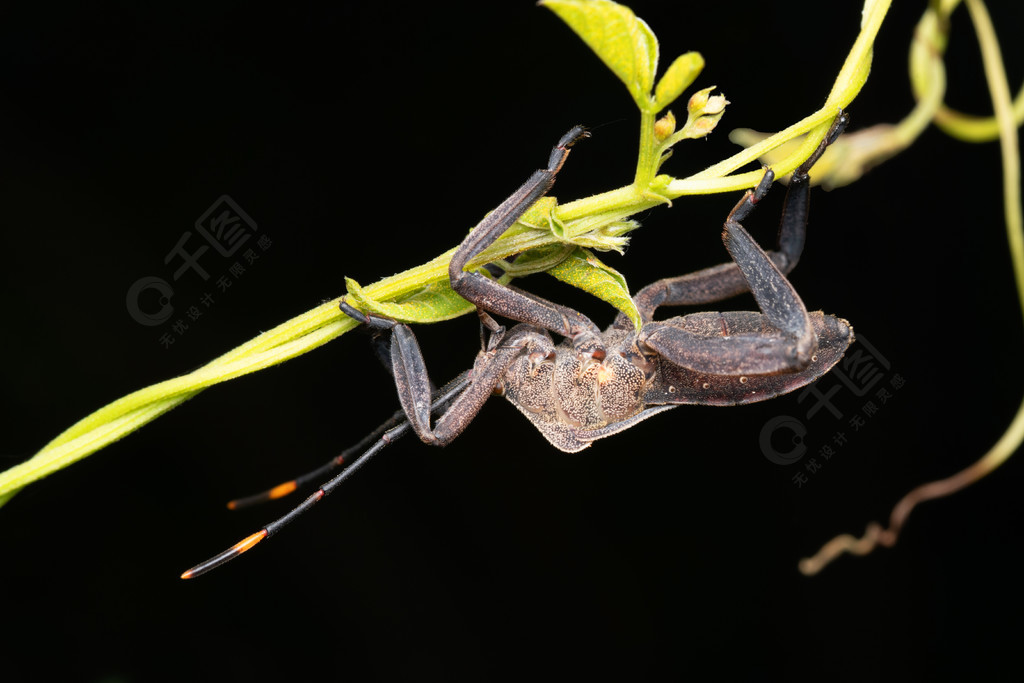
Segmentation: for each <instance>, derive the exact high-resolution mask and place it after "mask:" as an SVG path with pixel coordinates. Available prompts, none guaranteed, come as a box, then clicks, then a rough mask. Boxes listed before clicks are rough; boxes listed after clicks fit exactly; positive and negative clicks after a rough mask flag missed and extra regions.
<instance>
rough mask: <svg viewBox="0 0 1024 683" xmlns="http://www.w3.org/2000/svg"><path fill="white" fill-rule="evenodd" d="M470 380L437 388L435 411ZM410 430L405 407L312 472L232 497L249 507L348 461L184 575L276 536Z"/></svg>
mask: <svg viewBox="0 0 1024 683" xmlns="http://www.w3.org/2000/svg"><path fill="white" fill-rule="evenodd" d="M470 382H471V380H470V377H469V372H468V371H467V372H463V373H462V374H460V375H459V376H458V377H456V378H455V379H453V380H452V381H451V382H449V383H448V384H446V385H445V386H444V387H442V388H441V389H439V390H438V391H437V392H435V394H434V398H433V402H432V403H431V412H435V413H436V412H444V410H446V409H447V408H448V406H449V405H451V403H452V401H454V400H455V399H456V398H457V397H458V396H459V394H461V393H462V392H463V391H464V390H465V389H466V387H468V386H469V384H470ZM408 431H409V420H408V419H407V418H406V417H405V414H404V413H403V412H402V411H398V412H397V413H395V414H394V415H392V416H391V418H390V419H388V420H387V421H386V422H385V423H384V424H382V425H381V426H380V427H378V428H377V429H375V430H374V431H373V432H372V433H371V434H369V435H368V436H366V437H365V438H364V439H363V440H362V441H360V442H359V443H358V444H356V445H355V446H353V447H351V448H349V449H346V450H345V451H344V452H342V454H341V455H338V456H336V457H334V458H332V459H331V460H330V461H329V462H327V463H326V464H324V465H322V466H320V467H318V468H317V469H315V470H313V471H312V472H308V473H306V474H304V475H302V476H300V477H297V478H295V479H293V480H291V481H288V482H285V483H283V484H279V485H277V486H275V487H274V488H272V489H269V490H267V491H264V492H263V493H257V494H255V495H252V496H247V497H245V498H239V499H237V500H233V501H231V502H230V503H228V507H229V508H231V509H238V508H240V507H246V506H248V505H253V504H256V503H261V502H264V501H267V500H273V499H275V498H280V497H282V496H286V495H288V494H289V493H291V492H292V491H294V490H295V489H296V488H298V487H299V486H302V485H303V484H305V483H307V482H308V481H309V480H311V479H314V478H317V477H320V476H322V475H323V474H325V473H326V472H329V471H331V470H333V469H335V468H337V467H341V466H343V465H346V464H347V466H346V467H345V469H344V470H342V471H341V472H339V473H338V474H336V475H335V476H334V477H332V478H331V479H329V480H328V481H326V482H324V483H323V484H321V485H320V488H318V489H317V490H316V491H314V492H313V493H312V494H311V495H310V496H309V497H307V498H306V499H305V500H304V501H302V502H301V503H299V504H298V505H296V506H295V507H294V508H292V509H291V510H290V511H289V512H288V513H287V514H285V515H283V516H281V517H278V518H277V519H275V520H274V521H273V522H271V523H270V524H267V525H266V526H264V527H263V528H262V529H260V530H259V531H257V532H256V533H254V534H250V535H249V536H246V537H245V538H243V539H242V540H241V541H239V542H238V543H235V544H234V545H233V546H231V547H230V548H228V549H227V550H225V551H223V552H221V553H218V554H217V555H214V556H213V557H211V558H210V559H208V560H205V561H204V562H200V563H199V564H197V565H196V566H194V567H192V568H191V569H189V570H188V571H186V572H184V573H183V574H182V575H181V578H183V579H192V578H195V577H197V576H201V575H203V574H205V573H206V572H208V571H210V570H212V569H216V568H217V567H219V566H221V565H223V564H226V563H227V562H230V561H231V560H233V559H235V558H236V557H238V556H239V555H241V554H242V553H244V552H245V551H246V550H249V549H250V548H252V547H253V546H254V545H256V544H257V543H259V542H260V541H262V540H264V539H266V538H269V537H271V536H273V535H274V534H276V533H277V532H278V531H280V530H281V529H282V528H283V527H284V526H285V525H287V524H288V523H289V522H291V521H292V520H294V519H295V518H296V517H298V516H299V515H301V514H302V513H304V512H306V511H307V510H309V509H310V508H311V507H313V506H314V505H315V504H316V503H318V502H320V501H321V500H322V499H323V498H324V497H326V496H327V494H329V493H330V492H331V491H333V490H334V489H335V488H337V487H338V486H340V485H341V483H342V482H343V481H345V480H346V479H348V478H349V477H351V476H352V475H353V474H355V473H356V471H358V470H359V468H361V467H362V466H363V465H365V464H366V462H367V461H368V460H369V459H370V458H372V457H373V456H374V455H376V454H377V453H379V452H380V451H381V450H383V449H384V447H385V446H388V445H390V444H391V443H392V442H393V441H395V440H397V439H399V438H401V437H402V436H404V435H405V433H406V432H408ZM370 442H373V443H372V445H371V446H370V447H369V448H367V449H366V450H365V451H364V452H363V453H362V455H360V456H359V457H357V458H355V459H354V460H349V455H350V454H351V453H354V452H357V451H359V450H361V449H362V448H363V447H364V446H365V445H366V444H368V443H370Z"/></svg>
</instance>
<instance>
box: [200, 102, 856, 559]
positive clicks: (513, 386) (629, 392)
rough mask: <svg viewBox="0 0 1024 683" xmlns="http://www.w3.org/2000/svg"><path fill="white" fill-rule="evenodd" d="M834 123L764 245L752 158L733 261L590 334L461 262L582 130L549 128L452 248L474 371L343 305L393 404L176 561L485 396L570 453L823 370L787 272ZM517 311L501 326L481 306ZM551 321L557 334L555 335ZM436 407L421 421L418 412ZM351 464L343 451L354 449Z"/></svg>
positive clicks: (768, 392) (457, 429) (543, 181)
mask: <svg viewBox="0 0 1024 683" xmlns="http://www.w3.org/2000/svg"><path fill="white" fill-rule="evenodd" d="M847 123H848V117H847V115H846V113H845V112H840V113H839V115H838V116H837V117H836V120H835V121H834V123H833V124H832V127H831V128H830V130H829V132H828V134H827V135H826V136H825V138H824V139H823V140H822V142H821V144H820V145H819V146H818V148H817V149H816V150H815V151H814V153H813V154H812V155H811V156H810V158H808V159H807V160H806V161H805V162H804V163H803V164H801V165H800V166H799V167H798V168H797V169H796V170H795V171H794V172H793V176H792V179H791V181H790V184H789V188H788V190H787V192H786V199H785V203H784V207H783V212H782V218H781V220H780V224H779V234H778V245H777V247H776V249H775V250H773V251H770V252H765V251H764V250H762V249H761V247H760V246H758V245H757V243H756V242H755V241H754V239H753V238H752V237H751V236H750V234H749V233H748V232H747V231H746V229H745V228H744V227H743V226H742V225H741V222H742V221H744V220H745V219H746V218H747V217H748V216H749V215H750V213H751V212H752V211H753V209H754V207H755V206H756V205H757V203H758V202H759V201H760V200H761V199H762V198H763V197H764V196H765V195H766V194H767V192H768V190H769V189H770V187H771V185H772V183H773V181H774V179H775V175H774V173H773V172H772V171H771V169H766V170H765V173H764V176H763V178H762V179H761V181H760V182H759V183H758V185H757V187H755V188H753V189H752V190H748V191H747V192H746V193H745V194H744V195H743V198H742V199H740V201H739V202H738V203H737V204H736V206H735V207H734V208H733V209H732V211H731V212H730V213H729V215H728V217H727V218H726V220H725V229H724V231H723V233H722V238H723V241H724V242H725V247H726V250H727V251H728V252H729V255H730V256H731V258H732V262H730V263H724V264H721V265H719V266H715V267H711V268H706V269H703V270H699V271H696V272H694V273H690V274H687V275H682V276H679V277H672V278H666V279H663V280H659V281H657V282H655V283H653V284H651V285H648V286H647V287H644V288H643V289H642V290H640V292H638V293H637V294H636V296H635V297H634V302H635V304H636V306H637V309H638V311H639V312H640V315H641V318H642V320H643V326H642V328H641V329H640V331H639V333H638V332H637V331H636V330H635V328H634V326H633V323H632V322H631V321H630V320H629V319H628V318H627V317H626V316H625V315H624V314H622V313H620V314H619V315H618V317H617V318H616V320H615V321H614V322H613V323H612V325H611V326H610V327H609V328H608V329H607V330H605V331H604V332H601V331H600V330H599V328H598V327H597V326H596V325H595V324H594V323H593V322H591V321H590V319H589V318H587V317H586V316H584V315H583V314H581V313H578V312H576V311H574V310H572V309H570V308H567V307H564V306H560V305H558V304H555V303H552V302H549V301H546V300H544V299H541V298H539V297H536V296H533V295H532V294H529V293H527V292H525V291H523V290H520V289H517V288H514V287H510V286H506V285H503V284H500V283H498V282H496V281H495V280H492V279H490V278H488V277H487V276H485V275H483V274H481V273H478V272H468V271H465V270H464V267H465V265H466V264H467V263H468V262H469V261H470V260H471V259H472V258H473V257H474V256H476V255H477V254H479V253H480V252H481V251H483V250H484V249H486V248H487V247H488V246H490V245H491V244H492V243H494V241H495V240H497V239H498V238H499V237H500V236H501V235H502V234H503V233H504V232H505V231H506V230H507V229H508V228H510V227H511V226H512V225H513V224H514V223H515V222H516V220H518V219H519V218H520V217H521V216H522V215H523V214H524V213H525V212H526V210H527V209H528V208H529V207H530V206H531V205H532V204H533V203H534V202H536V201H537V200H538V199H540V198H541V197H542V196H544V195H545V194H546V193H547V192H548V191H549V190H550V189H551V187H552V185H553V183H554V180H555V176H556V175H557V173H558V172H559V170H561V168H562V165H563V163H564V162H565V160H566V157H567V156H568V155H569V151H570V149H571V148H572V146H573V145H574V144H575V143H576V142H578V141H579V140H580V139H582V138H585V137H588V136H589V133H587V131H586V130H585V129H584V128H583V127H582V126H576V127H574V128H573V129H572V130H570V131H569V132H567V133H566V134H565V135H564V136H562V138H561V139H560V140H559V142H558V144H557V145H556V146H555V147H554V149H553V150H552V152H551V156H550V158H549V160H548V165H547V167H546V168H543V169H539V170H537V171H535V172H534V173H533V175H531V176H530V178H529V179H527V181H526V182H525V183H524V184H523V185H522V186H521V187H520V188H519V189H518V190H516V192H514V193H513V194H512V195H511V196H510V197H509V198H508V199H506V200H505V201H504V202H502V204H501V205H499V206H498V207H497V208H496V209H495V210H494V211H492V212H491V213H490V214H488V215H487V217H486V218H484V220H483V221H481V223H480V224H479V225H477V227H476V228H474V229H473V231H472V232H470V234H469V235H468V236H467V237H466V239H465V240H464V241H463V242H462V244H461V245H460V246H459V248H458V249H457V250H456V251H455V254H454V255H453V257H452V259H451V264H450V266H449V270H448V274H449V278H450V280H451V284H452V288H453V289H454V290H455V291H456V292H457V293H458V294H459V295H461V296H462V297H463V298H465V299H467V300H469V301H470V302H472V303H474V304H476V306H477V309H478V313H479V315H480V320H481V324H482V325H483V328H485V329H486V330H487V331H488V332H489V337H488V338H487V340H486V343H485V346H484V348H483V349H482V350H481V352H480V353H479V354H478V355H477V358H476V361H475V362H474V365H473V368H472V370H470V371H468V372H464V373H462V374H461V375H459V376H458V377H456V378H455V379H454V380H452V381H451V382H449V383H448V384H447V385H446V386H445V387H443V388H442V389H440V390H434V389H433V385H432V384H431V382H430V379H429V376H428V374H427V369H426V364H425V363H424V360H423V355H422V353H421V351H420V348H419V344H418V343H417V342H416V338H415V336H414V335H413V333H412V330H411V329H410V328H409V326H408V325H406V324H404V323H399V322H396V321H394V320H391V319H388V318H383V317H380V316H376V315H369V314H365V313H362V312H360V311H359V310H357V309H356V308H354V307H353V306H351V305H350V304H348V303H346V302H344V301H342V303H341V304H340V306H341V310H342V311H343V312H344V313H345V314H347V315H349V316H352V317H354V318H356V319H358V320H360V321H361V322H363V323H365V324H366V325H367V326H368V327H370V328H373V329H376V330H379V331H382V332H384V333H386V334H389V336H390V340H389V341H390V348H389V350H388V352H387V355H388V356H389V357H390V365H391V371H392V374H393V375H394V379H395V384H396V386H397V388H398V397H399V402H400V403H401V406H402V409H401V410H400V411H398V412H396V413H395V414H394V415H393V416H392V418H391V419H390V420H388V421H387V422H385V423H384V424H383V425H381V426H380V427H379V428H378V429H377V430H375V431H374V432H373V433H372V434H370V435H369V436H367V437H366V438H365V439H363V441H361V442H360V443H359V444H357V445H356V446H354V447H352V448H350V449H348V450H347V451H345V452H344V453H342V454H341V455H340V456H338V457H336V458H334V459H332V460H331V461H330V462H328V463H327V464H325V465H324V466H322V467H320V468H319V469H317V470H315V471H313V472H310V473H308V474H306V475H303V476H302V477H300V478H298V479H295V480H293V481H290V482H286V483H284V484H281V485H279V486H277V487H275V488H273V489H270V490H269V491H267V492H264V493H262V494H257V495H255V496H250V497H248V498H244V499H240V500H237V501H233V502H232V503H230V504H229V507H232V508H237V507H243V506H246V505H250V504H253V503H257V502H262V501H265V500H270V499H273V498H279V497H281V496H283V495H286V494H288V493H291V492H292V491H294V490H296V489H297V488H299V487H300V486H302V485H303V484H305V483H308V482H310V481H313V480H315V479H316V478H318V477H322V476H324V475H326V473H327V472H328V471H330V470H332V469H335V468H337V467H340V466H344V465H347V467H346V468H345V469H344V470H343V471H342V472H341V473H340V474H338V475H336V476H334V477H333V478H332V479H330V480H328V481H327V482H326V483H324V484H322V485H321V486H320V488H319V489H317V491H316V492H315V493H313V494H312V495H310V496H309V497H308V498H306V499H305V500H304V501H303V502H302V503H301V504H299V505H298V506H297V507H295V508H294V509H292V510H291V511H290V512H289V513H287V514H286V515H284V516H283V517H281V518H279V519H277V520H275V521H274V522H271V523H270V524H268V525H267V526H266V527H264V528H263V529H261V530H260V531H258V532H256V533H255V534H252V535H250V536H248V537H246V538H245V539H243V540H242V541H239V542H238V543H236V544H235V545H233V546H232V547H230V548H228V549H227V550H225V551H224V552H222V553H220V554H218V555H216V556H214V557H212V558H210V559H209V560H207V561H205V562H203V563H201V564H199V565H196V566H195V567H193V568H192V569H189V570H188V571H186V572H185V573H184V574H182V578H192V577H195V576H198V575H200V574H203V573H205V572H208V571H210V570H211V569H214V568H215V567H218V566H220V565H222V564H224V563H225V562H228V561H230V560H232V559H234V558H235V557H237V556H239V555H240V554H242V553H243V552H245V551H246V550H248V549H250V548H251V547H253V546H254V545H256V544H257V543H259V542H260V541H262V540H263V539H265V538H268V537H269V536H271V535H273V534H274V533H276V532H277V531H278V530H280V529H281V528H282V527H283V526H285V525H286V524H288V523H289V522H291V521H292V520H293V519H295V518H296V517H297V516H298V515H300V514H302V513H303V512H305V511H306V510H308V509H309V508H310V507H312V506H313V505H315V504H316V503H317V502H319V501H320V500H322V499H323V498H324V497H325V496H326V495H327V494H328V493H330V492H331V491H332V490H333V489H334V488H336V487H337V486H338V485H340V484H341V483H342V482H343V481H344V480H345V479H347V478H348V477H349V476H351V475H352V474H353V473H354V472H355V471H356V470H358V469H359V468H360V467H361V466H362V465H363V464H364V463H365V462H366V461H367V460H368V459H369V458H370V457H372V456H373V455H375V454H376V453H377V452H379V451H380V450H381V449H382V448H383V447H384V446H386V445H387V444H389V443H390V442H391V441H393V440H394V439H395V438H398V437H399V436H402V435H403V434H405V433H406V432H407V431H408V430H409V429H410V428H411V429H412V430H413V431H414V432H415V433H416V435H417V436H419V437H420V439H421V440H423V441H424V442H426V443H428V444H433V445H438V446H443V445H446V444H448V443H450V442H451V441H452V440H453V439H455V438H456V437H457V436H458V435H459V434H461V433H462V432H463V431H464V430H465V429H466V427H467V426H468V425H469V423H470V422H472V421H473V419H474V417H475V416H476V415H477V413H478V412H479V410H480V408H481V407H482V406H483V405H484V403H485V402H486V401H487V399H488V398H489V397H490V396H491V395H492V394H495V393H497V394H500V395H503V396H504V397H505V398H506V399H508V400H509V401H510V402H511V403H512V404H513V405H515V407H516V408H518V409H519V410H520V412H522V413H523V414H524V415H525V416H526V417H527V419H529V420H530V421H531V422H532V423H533V424H534V426H536V427H537V428H538V429H539V430H540V432H541V433H542V434H543V435H544V436H545V437H546V438H547V439H548V441H550V442H551V444H552V445H554V446H555V447H556V448H558V449H560V450H562V451H566V452H570V453H574V452H577V451H580V450H582V449H584V448H586V447H587V446H589V445H590V444H591V443H592V442H594V441H596V440H597V439H601V438H604V437H606V436H610V435H612V434H615V433H617V432H620V431H623V430H625V429H628V428H630V427H632V426H633V425H635V424H637V423H638V422H640V421H642V420H645V419H647V418H649V417H651V416H653V415H655V414H657V413H660V412H663V411H666V410H670V409H672V408H675V407H677V406H679V405H683V404H701V405H740V404H744V403H753V402H756V401H764V400H767V399H770V398H773V397H775V396H779V395H781V394H784V393H787V392H790V391H793V390H794V389H798V388H800V387H802V386H805V385H807V384H809V383H810V382H813V381H814V380H815V379H817V378H818V377H820V376H822V375H823V374H824V373H826V372H828V371H829V370H830V369H831V368H832V366H834V365H835V364H836V363H837V362H838V361H839V359H840V358H842V356H843V354H844V353H845V351H846V349H847V347H848V346H849V345H850V343H851V342H852V341H853V329H852V328H851V327H850V325H849V323H847V322H846V321H845V320H843V319H841V318H837V317H834V316H831V315H825V314H823V313H822V312H820V311H816V312H812V313H808V311H807V309H806V308H805V307H804V304H803V302H802V301H801V300H800V297H799V295H798V294H797V293H796V291H795V290H794V289H793V286H792V285H791V284H790V283H789V281H788V280H787V279H786V276H785V273H788V272H789V271H790V270H791V269H792V268H793V266H795V265H796V263H797V260H798V259H799V257H800V253H801V251H802V250H803V245H804V238H805V233H806V226H807V214H808V205H809V196H810V183H809V180H810V178H809V176H808V172H809V170H810V168H811V166H812V165H813V164H814V162H815V161H817V159H818V158H819V157H820V156H821V155H822V154H823V153H824V151H825V148H826V147H827V146H828V145H829V144H831V143H832V142H833V141H834V140H835V139H836V138H837V137H838V136H839V135H840V134H841V133H842V131H843V129H844V128H845V127H846V125H847ZM747 291H749V292H751V293H752V294H753V296H754V299H755V301H756V302H757V305H758V307H759V309H760V312H724V313H710V312H703V313H691V314H689V315H685V316H681V317H674V318H670V319H668V320H664V321H655V320H654V313H655V311H656V309H657V308H659V307H660V306H678V305H691V306H692V305H702V304H709V303H713V302H716V301H721V300H722V299H726V298H728V297H732V296H735V295H737V294H741V293H743V292H747ZM491 314H497V315H500V316H502V317H504V318H508V319H510V320H514V321H517V323H518V324H516V325H515V326H513V327H511V328H510V329H506V328H505V327H503V326H501V325H499V324H498V323H497V321H495V320H494V318H493V317H491ZM551 333H554V334H556V335H558V336H561V337H563V338H564V341H563V342H562V343H561V344H559V345H556V344H555V343H554V341H553V339H552V337H551ZM432 415H433V416H437V420H436V423H435V424H433V425H432V424H431V419H432ZM363 448H366V450H365V451H363V452H362V453H361V454H360V455H359V456H358V457H357V458H355V459H354V460H352V461H351V462H350V461H349V456H350V455H351V454H353V453H359V452H360V451H361V450H362V449H363Z"/></svg>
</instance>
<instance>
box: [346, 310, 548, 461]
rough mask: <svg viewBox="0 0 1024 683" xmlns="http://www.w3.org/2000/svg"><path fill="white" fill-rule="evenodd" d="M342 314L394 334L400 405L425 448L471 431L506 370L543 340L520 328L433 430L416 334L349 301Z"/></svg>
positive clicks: (489, 355)
mask: <svg viewBox="0 0 1024 683" xmlns="http://www.w3.org/2000/svg"><path fill="white" fill-rule="evenodd" d="M340 308H341V310H342V311H344V312H345V314H346V315H349V316H351V317H353V318H355V319H356V320H361V321H363V322H365V323H366V324H367V325H370V326H372V327H379V328H382V329H390V330H391V335H392V336H391V364H392V372H393V374H394V376H395V386H396V387H397V388H398V400H399V402H400V403H401V404H402V410H403V411H405V414H406V416H407V417H408V418H409V422H410V424H411V425H412V428H413V430H414V431H415V432H416V435H417V436H419V437H420V439H421V440H422V441H423V442H424V443H428V444H432V445H435V446H445V445H447V444H449V443H451V441H452V440H453V439H455V437H457V436H458V435H459V434H461V433H462V432H463V430H465V428H466V426H467V425H468V424H469V423H470V422H471V421H472V419H473V418H474V417H475V416H476V414H477V413H478V412H479V411H480V408H482V407H483V404H484V403H486V402H487V399H488V398H489V397H490V396H491V394H492V393H493V391H494V388H495V387H496V386H497V385H498V382H499V381H500V380H501V377H502V375H504V373H505V370H507V369H508V366H509V365H511V364H512V362H513V361H514V360H515V359H516V356H518V355H519V354H520V353H521V352H522V349H523V348H525V347H526V346H527V344H528V343H529V342H530V341H532V340H533V338H534V336H535V335H536V334H537V332H535V331H533V328H530V327H529V326H526V325H517V326H516V327H514V328H513V329H512V330H511V331H509V332H508V333H505V334H504V335H503V336H501V337H498V338H496V339H500V343H498V344H497V346H496V347H495V348H489V349H488V350H487V351H486V352H485V353H483V354H482V356H481V359H480V360H478V361H477V363H476V365H475V367H474V368H473V371H472V373H471V382H470V383H469V386H467V387H466V389H465V391H463V392H461V393H460V394H459V395H458V397H456V398H455V399H454V400H453V401H452V402H451V405H450V406H449V407H448V409H447V410H446V411H445V412H444V414H443V415H442V416H441V417H440V418H439V419H438V421H437V425H436V427H434V428H431V426H430V412H431V403H430V377H429V376H428V374H427V366H426V363H425V362H424V360H423V352H422V351H420V346H419V343H418V342H417V341H416V335H414V334H413V331H412V329H411V328H410V327H409V326H408V325H406V324H404V323H400V322H397V321H395V320H391V319H390V318H384V317H381V316H376V315H367V314H365V313H362V312H360V311H358V310H357V309H355V308H353V307H352V306H351V305H350V304H348V303H347V302H345V301H342V302H341V304H340ZM488 318H489V316H488ZM491 322H493V321H491ZM489 346H490V345H489Z"/></svg>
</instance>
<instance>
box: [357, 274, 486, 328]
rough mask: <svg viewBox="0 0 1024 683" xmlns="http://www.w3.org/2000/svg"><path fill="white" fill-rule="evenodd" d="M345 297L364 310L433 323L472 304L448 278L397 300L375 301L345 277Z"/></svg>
mask: <svg viewBox="0 0 1024 683" xmlns="http://www.w3.org/2000/svg"><path fill="white" fill-rule="evenodd" d="M345 285H346V286H347V287H348V294H346V298H347V299H349V301H351V303H353V304H355V306H356V308H358V309H359V310H361V311H363V312H364V313H373V314H375V315H381V316H384V317H385V318H391V319H392V320H397V321H399V322H403V323H436V322H440V321H442V320H451V319H452V318H457V317H459V316H460V315H465V314H466V313H469V312H470V311H472V310H474V308H475V306H473V304H471V303H470V302H468V301H466V300H465V299H463V298H462V297H461V296H459V295H458V294H456V293H455V290H453V289H452V287H451V284H450V283H449V281H448V280H441V281H439V282H432V283H430V284H429V285H427V286H425V287H423V288H422V289H421V290H420V291H418V292H416V293H415V294H413V295H411V296H409V297H407V298H405V299H402V300H401V301H397V302H394V301H377V300H375V299H373V298H371V297H370V296H368V295H367V294H366V292H365V291H364V290H363V288H362V287H361V286H360V285H359V283H358V282H356V281H355V280H353V279H352V278H348V277H347V278H345Z"/></svg>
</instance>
